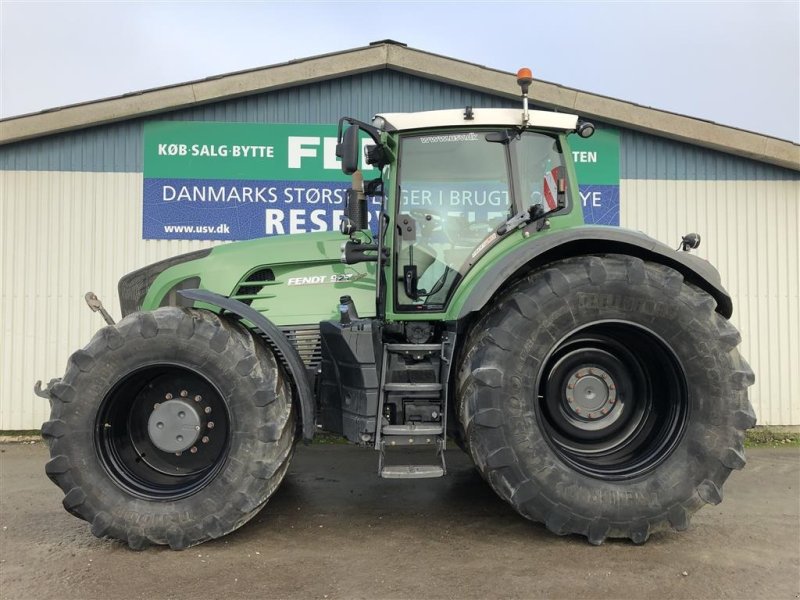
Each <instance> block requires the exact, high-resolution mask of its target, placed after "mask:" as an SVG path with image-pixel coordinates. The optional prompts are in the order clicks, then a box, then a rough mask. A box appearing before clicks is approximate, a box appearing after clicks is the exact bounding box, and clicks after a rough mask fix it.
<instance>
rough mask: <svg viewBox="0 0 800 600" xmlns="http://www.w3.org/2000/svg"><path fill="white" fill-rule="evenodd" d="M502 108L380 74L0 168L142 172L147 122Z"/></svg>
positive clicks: (130, 129) (59, 147) (90, 139)
mask: <svg viewBox="0 0 800 600" xmlns="http://www.w3.org/2000/svg"><path fill="white" fill-rule="evenodd" d="M467 105H470V106H476V107H485V108H504V107H511V106H515V105H516V103H515V102H512V101H510V100H507V99H505V98H497V97H495V96H490V95H488V94H481V93H479V92H475V91H473V90H467V89H464V88H460V87H456V86H452V85H445V84H441V83H437V82H433V81H429V80H423V79H420V78H418V77H412V76H411V75H406V74H405V73H398V72H396V71H378V72H374V73H363V74H361V75H353V76H350V77H343V78H341V79H336V80H332V81H322V82H320V83H315V84H313V85H303V86H298V87H294V88H288V89H285V90H278V91H275V92H269V93H266V94H258V95H255V96H248V97H245V98H237V99H234V100H228V101H226V102H217V103H214V104H207V105H204V106H198V107H195V108H190V109H185V110H180V111H175V112H172V113H164V114H160V115H157V116H155V117H151V118H148V119H135V120H131V121H125V122H122V123H115V124H112V125H104V126H100V127H93V128H90V129H84V130H80V131H76V132H72V133H64V134H59V135H54V136H51V137H48V138H40V139H35V140H31V141H27V142H20V143H17V144H14V145H13V150H12V151H9V150H6V149H4V148H3V147H0V170H19V171H28V170H37V171H104V172H116V173H120V172H138V173H141V172H142V160H143V156H144V151H143V147H142V128H143V126H144V123H145V122H147V121H170V120H174V121H229V122H242V123H336V122H338V120H339V118H340V117H342V116H345V115H347V116H350V117H355V118H356V119H361V120H362V121H367V122H369V121H370V120H371V119H372V117H373V116H374V113H375V111H376V109H377V110H380V111H382V112H404V111H416V110H438V109H442V108H453V107H454V106H455V107H460V106H467Z"/></svg>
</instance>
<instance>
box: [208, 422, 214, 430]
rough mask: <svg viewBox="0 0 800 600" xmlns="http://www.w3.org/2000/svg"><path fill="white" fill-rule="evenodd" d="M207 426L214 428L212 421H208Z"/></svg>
mask: <svg viewBox="0 0 800 600" xmlns="http://www.w3.org/2000/svg"><path fill="white" fill-rule="evenodd" d="M207 427H208V428H209V429H214V421H209V422H208V425H207Z"/></svg>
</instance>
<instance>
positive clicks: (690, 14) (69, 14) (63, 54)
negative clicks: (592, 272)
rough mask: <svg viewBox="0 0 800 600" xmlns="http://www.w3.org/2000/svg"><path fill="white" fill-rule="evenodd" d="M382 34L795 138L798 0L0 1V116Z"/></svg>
mask: <svg viewBox="0 0 800 600" xmlns="http://www.w3.org/2000/svg"><path fill="white" fill-rule="evenodd" d="M386 38H392V39H395V40H399V41H401V42H404V43H406V44H408V45H409V46H411V47H413V48H418V49H421V50H426V51H430V52H435V53H438V54H443V55H445V56H449V57H452V58H458V59H461V60H466V61H469V62H474V63H478V64H482V65H485V66H488V67H492V68H496V69H501V70H505V71H511V72H515V71H516V70H517V69H518V68H519V67H521V66H529V67H530V68H531V69H532V70H533V73H534V76H535V77H538V78H540V79H543V80H546V81H551V82H554V83H559V84H562V85H566V86H569V87H575V88H579V89H582V90H586V91H589V92H592V93H596V94H603V95H607V96H612V97H615V98H621V99H624V100H628V101H631V102H636V103H638V104H643V105H647V106H653V107H656V108H660V109H665V110H670V111H674V112H678V113H683V114H686V115H690V116H693V117H699V118H703V119H709V120H712V121H716V122H718V123H722V124H725V125H732V126H735V127H740V128H743V129H748V130H751V131H757V132H760V133H765V134H768V135H772V136H776V137H780V138H784V139H791V140H793V141H795V142H797V141H800V108H799V107H800V1H798V0H790V1H788V2H707V3H700V2H657V3H650V2H637V3H631V2H613V3H611V2H604V3H601V2H572V3H568V2H559V3H550V2H465V1H463V0H462V1H459V2H439V3H435V2H379V1H377V0H373V1H372V2H300V1H295V2H291V3H283V2H248V3H234V2H224V3H223V2H207V3H195V2H171V3H170V2H159V3H153V2H113V1H112V2H105V3H97V2H91V3H90V2H60V3H50V2H32V1H30V0H28V1H25V2H14V1H10V0H0V73H1V75H2V76H1V77H0V81H1V82H2V83H1V84H0V117H8V116H12V115H17V114H23V113H28V112H33V111H39V110H42V109H46V108H52V107H55V106H62V105H65V104H70V103H74V102H82V101H86V100H94V99H98V98H103V97H108V96H113V95H118V94H123V93H126V92H131V91H136V90H141V89H145V88H150V87H156V86H162V85H170V84H174V83H180V82H182V81H187V80H191V79H199V78H203V77H208V76H210V75H217V74H221V73H226V72H229V71H236V70H241V69H248V68H252V67H258V66H263V65H269V64H273V63H279V62H284V61H287V60H291V59H294V58H303V57H307V56H312V55H315V54H321V53H325V52H335V51H338V50H345V49H348V48H354V47H358V46H363V45H366V44H368V43H369V42H371V41H375V40H381V39H386ZM380 109H381V107H380V106H375V107H374V110H375V111H376V112H377V111H379V110H380Z"/></svg>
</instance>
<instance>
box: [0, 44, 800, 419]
mask: <svg viewBox="0 0 800 600" xmlns="http://www.w3.org/2000/svg"><path fill="white" fill-rule="evenodd" d="M518 93H519V92H518V88H517V86H516V83H515V77H514V76H513V75H512V74H508V73H503V72H499V71H494V70H491V69H486V68H484V67H480V66H477V65H473V64H469V63H464V62H461V61H458V60H455V59H451V58H446V57H442V56H437V55H432V54H428V53H425V52H421V51H418V50H413V49H410V48H407V47H405V46H404V45H402V44H398V43H395V42H390V41H387V42H378V43H375V44H372V45H370V46H368V47H365V48H357V49H354V50H350V51H346V52H341V53H336V54H331V55H325V56H318V57H312V58H308V59H305V60H299V61H293V62H291V63H286V64H281V65H275V66H271V67H265V68H262V69H256V70H252V71H246V72H242V73H233V74H229V75H224V76H221V77H218V78H213V79H209V80H203V81H198V82H191V83H187V84H180V85H176V86H171V87H167V88H161V89H156V90H148V91H145V92H141V93H137V94H131V95H126V96H122V97H119V98H112V99H107V100H100V101H97V102H91V103H86V104H81V105H75V106H71V107H64V108H62V109H58V110H54V111H47V112H44V113H39V114H34V115H26V116H21V117H14V118H11V119H6V120H4V121H0V236H1V237H2V242H0V265H1V266H2V275H1V276H0V317H1V318H2V328H3V336H2V338H1V339H2V341H0V431H8V430H27V429H37V428H38V427H39V426H40V424H41V423H42V422H43V421H44V420H46V419H47V417H48V414H49V407H48V406H47V402H46V401H44V400H42V399H40V398H37V397H36V396H35V395H34V394H33V392H32V387H33V383H34V382H35V381H36V380H37V379H43V380H45V381H46V380H47V379H49V378H50V377H58V376H61V375H62V374H63V371H64V367H65V365H66V361H67V357H68V356H69V355H70V353H71V352H72V351H74V350H75V349H77V348H80V347H82V346H84V345H85V344H86V343H87V342H88V340H89V339H90V337H91V335H92V334H93V333H94V332H95V331H96V330H97V329H98V328H99V327H100V326H101V325H102V324H103V323H102V321H101V320H100V318H99V316H98V315H95V314H92V313H91V312H90V311H89V310H87V308H86V306H85V305H84V303H83V295H84V293H85V292H87V291H89V290H91V291H94V292H95V293H97V295H98V296H99V297H100V298H101V299H102V300H103V301H104V303H105V305H106V307H107V308H109V309H110V311H111V312H112V314H117V315H118V314H119V308H118V306H119V303H118V298H117V290H116V285H117V281H118V279H119V277H120V276H121V275H123V274H125V273H127V272H130V271H132V270H134V269H137V268H139V267H141V266H143V265H145V264H147V263H151V262H154V261H157V260H160V259H163V258H166V257H169V256H172V255H175V254H179V253H183V252H188V251H191V250H195V249H199V248H204V247H207V246H210V245H212V244H214V243H219V242H214V241H208V240H179V239H143V195H144V189H143V188H144V181H145V168H146V165H145V158H144V157H145V147H144V131H145V128H146V126H147V125H148V124H150V123H157V122H218V123H253V124H320V125H331V124H335V123H336V122H337V121H338V119H339V117H341V116H344V115H348V116H352V117H355V118H358V119H361V120H364V121H369V119H370V118H371V117H372V116H373V114H374V113H375V112H408V111H418V110H434V109H444V108H459V107H466V106H472V107H476V108H477V107H485V108H489V107H507V108H513V107H518V106H519V99H518ZM531 95H532V98H533V102H534V103H535V104H537V105H539V106H541V107H543V108H547V109H557V110H561V111H563V112H573V113H577V114H579V115H581V116H583V117H586V118H589V119H592V121H593V122H594V123H595V124H596V125H597V126H598V130H599V131H604V130H605V131H613V132H614V135H615V136H616V139H618V142H617V144H618V149H617V148H616V147H615V148H614V150H613V152H614V153H615V154H617V156H616V159H617V160H618V167H615V168H618V180H617V183H618V205H617V207H616V208H615V210H616V211H617V212H616V215H617V216H616V217H615V218H616V220H617V221H618V223H619V225H621V226H623V227H629V228H633V229H638V230H641V231H643V232H645V233H647V234H649V235H650V236H652V237H654V238H656V239H658V240H660V241H663V242H665V243H667V244H669V245H673V246H677V245H678V243H679V241H680V238H681V236H682V235H683V234H685V233H687V232H690V231H697V232H699V233H700V234H701V235H702V236H703V242H702V244H701V246H700V248H699V250H698V254H699V255H700V256H702V257H704V258H707V259H708V260H710V261H711V262H712V263H713V264H714V265H716V266H717V268H718V269H719V270H720V272H721V275H722V280H723V283H724V285H725V286H726V287H727V289H728V290H729V292H730V293H731V295H732V297H733V302H734V314H733V318H732V321H733V323H734V324H735V325H736V326H737V327H738V328H739V330H740V331H741V332H742V338H743V343H742V346H741V351H742V353H743V355H744V356H745V357H746V358H747V360H748V361H749V362H750V364H751V366H752V367H753V370H754V371H755V373H756V383H755V385H754V386H753V387H752V388H750V393H751V398H752V401H753V405H754V407H755V409H756V412H757V415H758V419H759V423H760V424H765V425H798V424H800V395H799V394H797V392H796V390H798V389H800V372H799V370H798V368H797V366H798V365H800V302H799V301H798V297H799V295H800V292H799V289H798V288H799V287H800V246H798V232H800V147H798V145H797V144H793V143H791V142H787V141H784V140H778V139H775V138H771V137H768V136H762V135H759V134H755V133H750V132H745V131H741V130H737V129H733V128H729V127H724V126H721V125H717V124H714V123H710V122H707V121H702V120H698V119H692V118H690V117H686V116H682V115H675V114H671V113H666V112H663V111H658V110H654V109H651V108H646V107H641V106H637V105H634V104H631V103H627V102H624V101H621V100H615V99H612V98H606V97H602V96H597V95H593V94H589V93H586V92H581V91H579V90H573V89H569V88H564V87H561V86H558V85H555V84H551V83H545V82H535V83H534V85H533V87H532V91H531ZM581 158H582V157H580V156H576V159H578V160H580V159H581ZM586 158H587V159H588V160H591V159H592V156H591V155H590V154H587V156H586ZM593 183H594V182H593ZM584 202H585V203H587V202H588V203H591V202H592V200H591V197H590V196H589V195H588V193H587V197H586V198H584Z"/></svg>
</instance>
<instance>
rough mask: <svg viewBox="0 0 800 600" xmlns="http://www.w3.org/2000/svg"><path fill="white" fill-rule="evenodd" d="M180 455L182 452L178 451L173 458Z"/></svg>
mask: <svg viewBox="0 0 800 600" xmlns="http://www.w3.org/2000/svg"><path fill="white" fill-rule="evenodd" d="M181 454H183V452H180V451H178V452H176V453H175V456H180V455H181Z"/></svg>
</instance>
